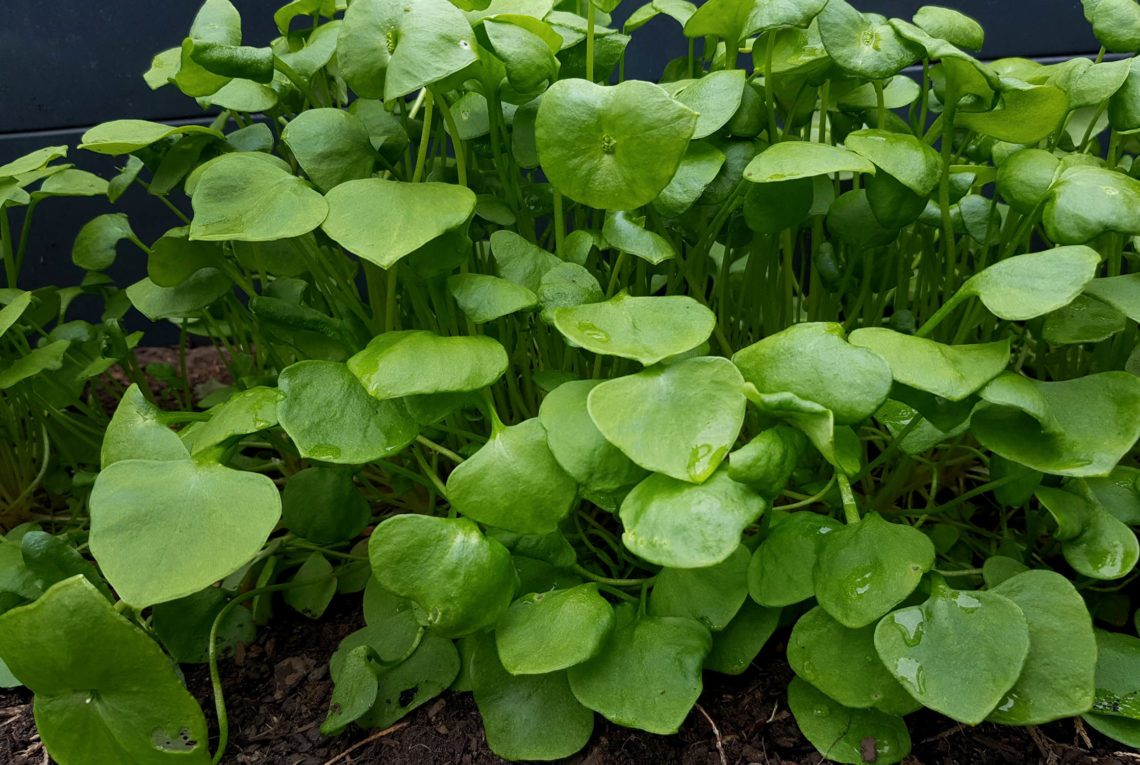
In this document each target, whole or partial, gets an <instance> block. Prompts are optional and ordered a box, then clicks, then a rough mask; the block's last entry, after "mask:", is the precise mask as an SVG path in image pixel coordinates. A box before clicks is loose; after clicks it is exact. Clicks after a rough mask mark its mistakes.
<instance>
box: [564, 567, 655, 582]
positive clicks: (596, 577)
mask: <svg viewBox="0 0 1140 765" xmlns="http://www.w3.org/2000/svg"><path fill="white" fill-rule="evenodd" d="M573 568H574V573H576V574H578V575H579V576H584V577H586V578H587V579H589V580H590V581H591V582H597V583H598V584H606V585H609V586H610V587H641V586H642V585H644V584H652V583H653V582H654V581H655V580H656V579H657V577H655V576H649V577H645V578H643V579H611V578H610V577H608V576H601V575H600V574H595V573H594V572H593V571H590V570H589V569H588V568H585V567H584V566H582V565H581V564H579V563H575V564H574V567H573Z"/></svg>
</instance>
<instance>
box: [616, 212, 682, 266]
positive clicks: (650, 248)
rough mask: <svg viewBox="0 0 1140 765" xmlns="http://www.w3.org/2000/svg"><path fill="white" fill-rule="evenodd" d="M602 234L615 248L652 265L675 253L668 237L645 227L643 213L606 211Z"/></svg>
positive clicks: (671, 256)
mask: <svg viewBox="0 0 1140 765" xmlns="http://www.w3.org/2000/svg"><path fill="white" fill-rule="evenodd" d="M602 236H604V237H605V238H606V241H607V242H609V245H610V246H611V247H613V248H614V249H615V250H620V251H622V252H628V253H631V254H633V255H636V256H637V257H639V258H641V259H642V260H646V261H648V262H650V263H652V264H653V265H658V264H659V263H664V262H665V261H666V260H669V259H671V258H673V257H675V256H676V254H677V253H676V252H675V251H674V250H673V245H672V244H670V243H669V240H668V239H666V238H665V237H663V236H661V235H660V234H655V233H653V232H652V231H649V230H648V229H646V228H645V216H643V215H640V216H636V217H635V216H632V215H630V214H629V213H628V212H622V211H617V212H614V211H610V212H607V213H606V222H605V223H604V224H603V225H602Z"/></svg>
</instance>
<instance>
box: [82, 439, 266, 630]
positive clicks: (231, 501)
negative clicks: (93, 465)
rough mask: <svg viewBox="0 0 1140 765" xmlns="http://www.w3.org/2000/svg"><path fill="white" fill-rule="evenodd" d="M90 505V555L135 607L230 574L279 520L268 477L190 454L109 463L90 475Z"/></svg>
mask: <svg viewBox="0 0 1140 765" xmlns="http://www.w3.org/2000/svg"><path fill="white" fill-rule="evenodd" d="M90 506H91V553H92V555H94V556H95V560H97V561H98V562H99V566H100V568H101V569H102V570H103V574H104V575H105V576H106V577H107V581H108V582H110V584H111V586H112V587H114V588H115V591H116V592H118V594H119V597H121V598H122V599H123V600H124V601H126V602H127V603H129V604H130V605H132V606H133V607H135V608H140V609H141V608H145V607H146V606H150V605H154V604H155V603H162V602H164V601H167V600H174V599H175V598H181V597H184V596H186V595H191V594H193V593H195V592H198V591H199V590H201V589H202V588H204V587H207V586H209V585H211V584H213V583H214V582H216V581H217V580H219V579H221V578H222V577H224V576H227V575H228V574H231V573H233V572H234V571H236V570H237V569H238V568H240V567H241V566H242V564H244V563H246V562H247V561H249V560H250V559H251V558H253V556H254V555H256V554H257V552H258V551H259V550H260V549H261V546H262V545H263V544H265V540H266V539H268V538H269V533H270V532H271V531H273V528H274V526H276V525H277V521H278V520H279V519H280V518H281V495H280V494H279V493H278V491H277V487H276V486H275V485H274V484H273V481H272V480H270V479H269V477H267V476H264V475H260V474H258V473H246V472H242V471H240V470H232V469H230V468H227V467H223V466H221V465H217V464H209V463H198V462H194V461H192V460H189V459H183V460H169V461H165V462H159V461H154V460H138V459H131V460H122V461H119V462H115V463H114V464H112V465H111V466H110V467H107V468H106V469H104V470H103V471H102V472H101V473H100V474H99V477H98V479H96V481H95V486H94V488H93V489H92V490H91V499H90Z"/></svg>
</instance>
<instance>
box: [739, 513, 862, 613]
mask: <svg viewBox="0 0 1140 765" xmlns="http://www.w3.org/2000/svg"><path fill="white" fill-rule="evenodd" d="M780 518H781V516H779V515H776V516H773V518H772V527H771V530H770V531H769V532H768V536H767V537H765V539H764V541H762V542H761V543H760V545H759V546H758V547H757V548H756V551H755V552H754V553H752V560H751V561H750V562H749V565H748V592H749V594H750V595H751V596H752V599H753V600H755V601H756V602H757V603H759V604H760V605H762V606H769V607H782V606H790V605H792V604H794V603H799V602H800V601H804V600H807V599H808V598H810V597H812V596H814V595H815V585H814V583H813V580H812V576H813V573H812V572H813V571H814V568H815V561H816V558H817V557H818V555H819V548H820V546H821V545H822V544H823V540H824V536H825V535H827V534H831V533H834V531H835V530H836V529H838V528H841V526H840V523H839V521H836V520H834V519H832V518H828V517H827V516H825V515H818V514H816V513H813V512H809V511H806V510H805V511H800V512H797V513H791V514H790V515H787V517H783V519H782V520H779V519H780Z"/></svg>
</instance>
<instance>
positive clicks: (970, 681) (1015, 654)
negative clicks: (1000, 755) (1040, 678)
mask: <svg viewBox="0 0 1140 765" xmlns="http://www.w3.org/2000/svg"><path fill="white" fill-rule="evenodd" d="M875 648H876V650H877V651H878V653H879V658H881V659H882V660H883V664H885V665H886V667H887V669H888V670H890V672H891V674H893V675H894V676H895V677H896V678H897V679H898V681H899V682H900V683H902V685H903V687H904V688H906V690H907V691H908V692H909V693H910V694H911V695H912V696H914V698H915V699H917V700H918V701H920V702H922V704H923V705H925V706H927V707H930V708H931V709H933V710H935V711H937V712H941V713H942V714H944V715H946V716H947V717H951V718H953V719H955V720H958V721H959V722H963V723H966V724H967V725H977V724H978V723H980V722H981V721H982V720H984V719H985V718H986V716H988V715H989V714H990V712H992V711H993V710H994V708H995V707H996V706H997V705H998V704H999V703H1000V702H1001V700H1002V699H1003V698H1004V697H1005V694H1006V693H1007V692H1009V690H1010V689H1011V688H1012V687H1013V685H1014V683H1016V681H1017V678H1018V676H1019V675H1020V674H1021V668H1022V666H1023V665H1024V663H1025V659H1026V656H1028V655H1029V627H1028V625H1027V621H1026V618H1025V615H1024V614H1023V613H1022V611H1021V609H1020V608H1019V607H1018V606H1017V604H1016V603H1014V602H1013V601H1012V600H1010V599H1009V598H1007V597H1005V596H1004V595H999V594H997V593H995V592H989V591H976V592H965V591H960V590H951V589H950V588H949V587H947V586H946V585H945V584H941V585H939V586H937V587H936V588H935V590H934V592H933V593H932V594H931V596H930V599H929V600H927V601H926V602H925V603H923V604H922V605H918V606H911V607H909V608H903V609H900V610H898V611H894V612H892V613H891V614H889V615H888V616H887V617H886V618H884V619H883V620H882V621H881V622H879V624H878V626H877V627H876V628H875Z"/></svg>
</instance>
